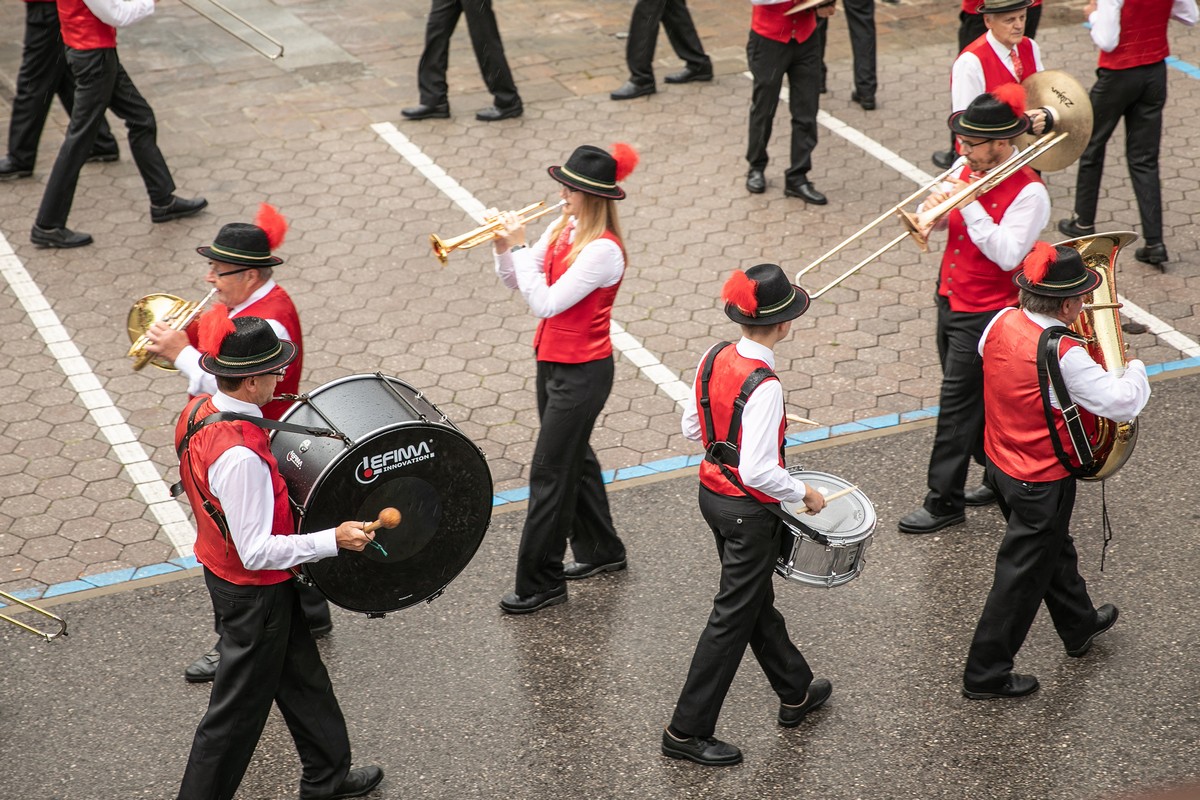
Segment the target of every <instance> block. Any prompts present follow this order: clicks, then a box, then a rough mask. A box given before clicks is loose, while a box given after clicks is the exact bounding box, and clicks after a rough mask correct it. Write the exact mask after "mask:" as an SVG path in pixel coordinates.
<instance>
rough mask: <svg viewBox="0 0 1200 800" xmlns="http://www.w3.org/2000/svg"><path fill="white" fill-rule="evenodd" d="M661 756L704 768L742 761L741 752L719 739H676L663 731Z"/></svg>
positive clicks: (725, 765)
mask: <svg viewBox="0 0 1200 800" xmlns="http://www.w3.org/2000/svg"><path fill="white" fill-rule="evenodd" d="M662 754H663V755H664V756H666V757H667V758H680V759H685V760H687V761H695V762H696V763H697V764H703V765H704V766H706V767H728V766H731V765H733V764H739V763H741V761H742V751H741V750H738V749H737V748H736V747H734V746H733V745H731V744H728V743H726V742H722V741H721V740H720V739H716V738H713V737H712V736H710V737H708V738H707V739H701V738H700V737H699V736H693V737H691V738H689V739H676V738H675V737H674V736H672V735H671V734H670V733H669V732H667V731H665V730H664V731H663V735H662Z"/></svg>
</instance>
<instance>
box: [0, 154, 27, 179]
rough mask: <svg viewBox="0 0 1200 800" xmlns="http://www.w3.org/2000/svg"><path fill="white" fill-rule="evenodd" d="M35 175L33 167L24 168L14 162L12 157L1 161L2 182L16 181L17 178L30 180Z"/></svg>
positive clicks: (0, 176)
mask: <svg viewBox="0 0 1200 800" xmlns="http://www.w3.org/2000/svg"><path fill="white" fill-rule="evenodd" d="M31 175H33V167H22V166H21V165H20V164H18V163H16V162H15V161H13V160H12V157H11V156H5V157H4V158H3V159H0V181H15V180H16V179H17V178H28V177H30V176H31Z"/></svg>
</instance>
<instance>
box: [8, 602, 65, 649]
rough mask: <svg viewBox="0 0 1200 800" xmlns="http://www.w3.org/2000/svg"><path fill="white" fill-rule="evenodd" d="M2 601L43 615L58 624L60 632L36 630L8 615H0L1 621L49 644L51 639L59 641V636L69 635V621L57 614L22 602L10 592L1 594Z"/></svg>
mask: <svg viewBox="0 0 1200 800" xmlns="http://www.w3.org/2000/svg"><path fill="white" fill-rule="evenodd" d="M0 600H3V601H4V602H5V603H16V604H17V605H19V606H24V607H25V608H28V609H30V610H31V611H35V612H37V613H38V614H41V615H42V616H43V617H47V618H49V619H51V620H53V621H54V622H56V623H58V630H57V631H54V632H47V631H44V630H41V629H39V628H35V627H33V626H32V625H26V624H25V623H24V622H21V621H20V620H17V619H13V618H12V617H10V616H8V615H7V614H0V619H2V620H4V621H5V622H11V623H12V624H13V625H16V626H17V627H18V628H22V629H24V630H27V631H29V632H30V633H32V634H34V635H35V636H41V637H42V638H43V639H45V640H46V641H47V642H48V641H50V640H51V639H57V638H58V637H59V636H66V635H67V621H66V620H65V619H63V618H62V617H60V616H57V615H55V614H51V613H50V612H49V611H47V610H46V609H44V608H39V607H38V606H35V605H34V604H33V603H27V602H25V601H24V600H22V599H21V598H19V597H15V596H13V595H11V594H9V593H8V592H0Z"/></svg>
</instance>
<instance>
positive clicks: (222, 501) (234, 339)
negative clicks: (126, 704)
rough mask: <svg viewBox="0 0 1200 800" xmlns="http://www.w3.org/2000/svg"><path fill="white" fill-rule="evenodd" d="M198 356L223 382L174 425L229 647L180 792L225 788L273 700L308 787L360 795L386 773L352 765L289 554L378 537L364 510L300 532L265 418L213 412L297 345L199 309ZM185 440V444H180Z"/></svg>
mask: <svg viewBox="0 0 1200 800" xmlns="http://www.w3.org/2000/svg"><path fill="white" fill-rule="evenodd" d="M200 327H201V336H200V338H201V340H202V342H201V347H202V349H203V351H204V355H203V356H202V357H201V360H200V365H201V367H202V368H203V369H204V370H205V371H206V372H209V373H211V374H212V375H214V376H215V377H216V381H217V392H216V394H214V395H212V396H211V397H210V396H208V395H201V396H199V397H195V398H193V399H192V400H190V401H189V402H188V404H187V406H186V407H185V408H184V410H183V413H182V414H181V415H180V417H179V423H178V424H177V425H176V428H175V446H176V449H177V450H179V451H181V452H180V464H179V475H180V480H181V481H182V482H183V485H184V488H185V489H186V491H187V497H188V501H189V502H190V503H191V506H192V513H193V515H194V516H195V519H196V559H197V560H198V561H199V562H200V563H201V564H203V565H204V581H205V583H206V584H207V586H208V591H209V594H210V595H211V596H212V603H213V613H215V614H216V616H217V619H218V620H219V626H220V629H221V638H220V640H219V641H218V643H217V646H218V647H219V648H220V650H221V659H220V662H219V666H218V668H217V675H216V680H215V681H214V683H213V688H212V695H211V698H210V699H209V704H208V711H207V713H205V715H204V718H203V719H202V720H201V721H200V725H199V727H198V728H197V729H196V736H195V739H194V740H193V743H192V750H191V754H190V755H189V756H188V763H187V769H186V770H185V772H184V775H183V781H182V784H181V786H180V790H179V798H180V800H229V799H230V798H232V797H233V796H234V795H235V794H236V793H237V788H238V785H239V784H240V783H241V781H242V776H243V775H245V773H246V767H247V766H248V765H249V763H250V757H251V756H252V755H253V754H254V748H255V746H256V745H257V744H258V739H259V737H260V736H261V735H262V730H263V726H264V725H265V724H266V722H267V715H268V714H269V713H270V711H271V704H272V703H275V704H276V705H278V706H279V710H280V712H281V713H282V714H283V719H284V722H285V723H286V724H287V727H288V731H289V732H290V733H291V734H292V739H293V740H294V741H295V743H296V749H297V750H298V751H299V753H300V760H301V763H302V764H303V772H302V774H301V778H300V797H301V798H302V800H336V798H344V797H359V796H361V795H364V794H367V793H368V792H370V791H371V790H372V789H374V788H375V786H377V785H378V784H379V782H380V780H382V778H383V771H382V770H380V769H379V768H378V767H360V768H357V769H350V739H349V736H348V735H347V733H346V721H345V719H344V718H343V716H342V711H341V708H340V706H339V705H338V701H337V698H336V697H335V696H334V694H333V686H332V684H330V682H329V673H328V672H327V671H326V669H325V664H324V663H323V662H322V661H321V654H320V653H319V652H318V650H317V644H316V642H315V641H314V640H313V637H312V635H311V634H310V633H309V630H308V626H307V625H306V624H303V623H302V621H301V620H302V617H301V610H300V598H299V596H298V595H297V594H296V585H297V584H296V581H295V580H293V578H292V573H291V572H289V571H288V568H289V567H293V566H296V565H298V564H303V563H307V562H309V561H316V560H318V559H322V558H328V557H330V556H336V555H337V552H338V548H345V549H347V550H356V551H361V550H362V549H363V548H364V547H366V546H367V544H368V543H369V542H371V541H372V540H373V539H374V538H375V537H374V534H371V533H366V532H365V531H363V524H362V523H361V522H343V523H342V524H341V525H339V526H338V527H337V528H336V529H334V528H331V529H328V530H323V531H318V532H316V533H309V534H293V533H292V532H293V531H294V530H295V525H294V523H293V521H292V507H291V503H290V501H289V500H288V494H287V487H286V486H285V485H284V482H283V478H282V477H280V475H279V468H278V466H277V465H276V463H275V457H274V456H273V455H272V454H271V448H270V442H269V440H268V438H267V433H266V431H265V430H264V429H262V428H260V427H258V426H256V425H254V424H253V423H251V422H246V421H240V420H227V421H221V422H215V423H212V424H208V425H205V426H204V427H202V428H199V429H197V428H195V427H193V426H195V425H198V424H200V422H201V421H202V420H204V419H205V418H206V417H208V416H210V415H213V414H216V413H218V412H237V413H241V414H245V415H248V416H258V417H261V416H262V411H261V408H262V407H263V406H265V405H266V404H267V403H269V402H270V400H271V397H272V396H273V395H274V394H275V390H276V388H277V384H278V383H279V381H280V378H281V377H282V375H283V370H284V368H285V367H287V366H288V364H290V363H292V361H293V359H295V357H296V353H297V347H296V345H295V344H294V343H292V342H289V341H286V340H280V339H279V337H277V336H276V335H275V331H274V330H272V328H271V326H270V325H268V324H267V323H266V322H265V321H264V320H262V319H259V318H258V317H238V318H237V319H233V320H231V319H229V317H228V316H226V315H225V314H224V313H223V312H222V311H220V310H218V309H214V310H212V311H209V312H208V314H206V315H205V316H204V317H202V318H201V325H200ZM181 445H182V447H181Z"/></svg>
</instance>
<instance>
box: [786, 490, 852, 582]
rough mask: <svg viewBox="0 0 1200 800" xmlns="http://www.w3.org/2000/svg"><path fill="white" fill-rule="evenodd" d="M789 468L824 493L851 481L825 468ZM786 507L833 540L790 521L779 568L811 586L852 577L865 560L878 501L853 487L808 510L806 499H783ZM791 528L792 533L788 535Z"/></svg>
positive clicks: (787, 575) (788, 575) (850, 579)
mask: <svg viewBox="0 0 1200 800" xmlns="http://www.w3.org/2000/svg"><path fill="white" fill-rule="evenodd" d="M788 473H789V474H790V475H792V477H794V478H797V479H798V480H802V481H804V483H805V485H807V486H811V487H815V488H816V490H817V491H819V492H820V493H821V494H823V495H827V496H828V495H831V494H834V493H836V492H840V491H842V490H843V489H848V488H850V487H851V486H853V484H851V483H848V482H847V481H844V480H842V479H841V478H839V477H837V476H836V475H830V474H828V473H825V472H809V471H807V470H805V469H802V468H801V467H789V468H788ZM782 506H783V510H784V511H786V512H787V513H788V514H791V515H792V516H793V517H796V518H798V519H799V520H800V521H801V522H803V523H804V524H805V525H807V526H808V527H810V528H812V529H813V530H815V531H816V532H817V533H820V534H822V535H824V536H825V538H827V539H828V540H829V544H827V545H825V544H820V543H819V542H817V541H814V540H813V539H810V538H809V537H808V536H806V535H805V534H804V533H801V531H800V529H799V528H796V527H792V526H791V525H789V526H788V531H787V532H786V533H785V535H784V537H783V544H782V546H781V548H780V553H779V562H778V563H777V564H776V565H775V571H776V572H777V573H779V574H780V575H781V576H783V577H784V578H787V579H788V580H790V581H796V582H797V583H803V584H805V585H807V586H820V587H824V588H830V587H833V586H841V585H842V584H843V583H847V582H849V581H852V580H854V579H855V578H857V577H858V574H859V573H860V572H862V570H863V567H864V566H866V560H865V558H864V556H865V554H866V551H867V545H868V544H870V543H871V536H872V535H873V534H874V533H875V506H873V505H871V501H870V500H868V499H867V496H866V495H865V494H863V493H862V492H861V491H860V490H858V489H855V490H854V491H852V492H850V493H849V494H847V495H843V496H842V497H839V498H837V499H836V500H834V501H833V502H832V503H829V504H828V505H826V506H825V508H823V509H821V513H819V514H815V515H809V514H807V513H805V505H804V503H783V504H782ZM787 534H790V535H787Z"/></svg>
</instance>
